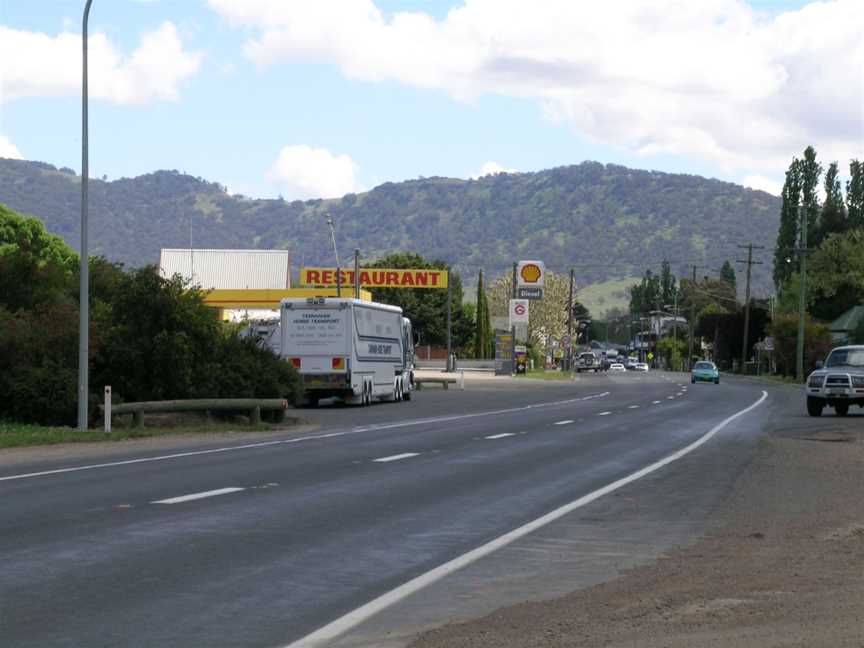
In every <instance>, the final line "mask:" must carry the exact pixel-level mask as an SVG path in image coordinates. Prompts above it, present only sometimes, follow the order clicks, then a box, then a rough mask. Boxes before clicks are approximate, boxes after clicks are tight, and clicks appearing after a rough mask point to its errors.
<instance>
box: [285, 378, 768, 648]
mask: <svg viewBox="0 0 864 648" xmlns="http://www.w3.org/2000/svg"><path fill="white" fill-rule="evenodd" d="M766 398H768V392H766V391H763V392H762V397H761V398H759V400H757V401H756V402H755V403H753V404H752V405H750V406H749V407H746V408H744V409H743V410H740V411H739V412H736V413H735V414H733V415H732V416H729V417H727V418H725V419H724V420H722V421H720V423H718V424H717V425H715V426H714V427H713V428H711V429H710V430H709V431H708V432H706V433H705V434H703V435H702V436H701V437H699V438H698V439H696V440H695V441H694V442H693V443H691V444H690V445H688V446H685V447H683V448H681V449H680V450H678V451H676V452H673V453H672V454H671V455H669V456H668V457H664V458H663V459H660V460H659V461H655V462H654V463H652V464H650V465H648V466H645V467H644V468H641V469H640V470H637V471H636V472H634V473H631V474H629V475H627V476H626V477H622V478H621V479H619V480H617V481H614V482H611V483H609V484H607V485H605V486H603V487H602V488H598V489H597V490H595V491H592V492H590V493H588V494H587V495H583V496H582V497H580V498H579V499H576V500H573V501H572V502H570V503H569V504H565V505H564V506H561V507H559V508H557V509H555V510H554V511H550V512H549V513H547V514H546V515H543V516H541V517H539V518H537V519H535V520H532V521H531V522H528V523H527V524H524V525H523V526H521V527H519V528H517V529H513V530H512V531H509V532H508V533H505V534H504V535H502V536H499V537H497V538H495V539H494V540H490V541H489V542H487V543H486V544H484V545H481V546H479V547H477V548H476V549H472V550H471V551H469V552H468V553H465V554H462V555H461V556H458V557H456V558H453V559H452V560H450V561H448V562H446V563H444V564H442V565H438V566H437V567H435V568H434V569H431V570H429V571H427V572H426V573H424V574H420V575H419V576H416V577H414V578H412V579H411V580H410V581H408V582H406V583H403V584H402V585H399V586H398V587H396V588H394V589H392V590H390V591H389V592H386V593H384V594H382V595H381V596H379V597H378V598H376V599H373V600H371V601H369V602H368V603H366V604H364V605H361V606H360V607H358V608H357V609H355V610H353V611H351V612H349V613H348V614H345V615H343V616H341V617H339V618H338V619H336V620H335V621H331V622H330V623H328V624H327V625H325V626H323V627H321V628H319V629H318V630H316V631H315V632H313V633H311V634H308V635H306V636H305V637H303V638H301V639H298V640H297V641H294V642H293V643H291V644H288V646H287V648H323V647H324V646H330V645H332V644H333V640H334V639H336V638H337V637H339V636H341V635H343V634H345V633H346V632H348V631H349V630H351V629H352V628H355V627H356V626H358V625H360V624H361V623H362V622H363V621H365V620H366V619H368V618H370V617H372V616H373V615H375V614H377V613H378V612H380V611H381V610H384V609H386V608H388V607H390V606H392V605H394V604H395V603H398V602H399V601H401V600H403V599H405V598H406V597H408V596H410V595H411V594H413V593H414V592H418V591H420V590H422V589H423V588H424V587H427V586H428V585H431V584H432V583H435V582H436V581H439V580H441V579H442V578H444V577H445V576H447V575H449V574H452V573H453V572H456V571H458V570H460V569H462V568H463V567H466V566H468V565H470V564H472V563H475V562H477V561H478V560H480V559H481V558H483V557H484V556H488V555H489V554H491V553H493V552H494V551H497V550H498V549H500V548H502V547H506V546H507V545H509V544H511V543H512V542H514V541H515V540H518V539H519V538H523V537H525V536H526V535H528V534H529V533H531V532H532V531H536V530H537V529H540V528H542V527H544V526H546V525H547V524H549V523H551V522H554V521H555V520H558V519H560V518H562V517H564V516H565V515H567V514H568V513H571V512H573V511H575V510H577V509H579V508H582V507H583V506H585V505H586V504H590V503H591V502H593V501H595V500H597V499H599V498H601V497H603V496H604V495H608V494H609V493H612V492H614V491H616V490H618V489H619V488H621V487H623V486H626V485H627V484H629V483H631V482H634V481H636V480H638V479H641V478H642V477H645V476H646V475H650V474H651V473H653V472H655V471H657V470H659V469H660V468H663V467H664V466H667V465H669V464H670V463H672V462H673V461H677V460H678V459H680V458H681V457H683V456H685V455H688V454H690V453H691V452H693V451H694V450H696V448H698V447H699V446H701V445H702V444H704V443H707V442H708V441H709V440H710V439H711V438H712V437H714V435H716V434H717V433H718V432H720V431H721V430H722V429H723V428H725V427H726V426H727V425H729V423H731V422H732V421H734V420H735V419H737V418H740V417H741V416H744V415H745V414H747V413H749V412H751V411H753V410H754V409H756V408H757V407H759V405H761V404H762V402H763V401H764V400H765V399H766Z"/></svg>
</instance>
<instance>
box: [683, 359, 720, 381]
mask: <svg viewBox="0 0 864 648" xmlns="http://www.w3.org/2000/svg"><path fill="white" fill-rule="evenodd" d="M690 382H691V383H695V382H713V383H714V384H715V385H719V384H720V372H719V371H717V365H715V364H714V363H713V362H708V361H707V360H700V361H699V362H697V363H696V364H695V365H693V371H691V372H690Z"/></svg>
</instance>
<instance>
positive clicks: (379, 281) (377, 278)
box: [372, 270, 387, 286]
mask: <svg viewBox="0 0 864 648" xmlns="http://www.w3.org/2000/svg"><path fill="white" fill-rule="evenodd" d="M386 281H387V273H386V272H384V271H383V270H379V271H373V272H372V285H373V286H383V285H384V284H385V283H386Z"/></svg>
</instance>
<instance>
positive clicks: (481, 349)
mask: <svg viewBox="0 0 864 648" xmlns="http://www.w3.org/2000/svg"><path fill="white" fill-rule="evenodd" d="M475 308H476V311H475V317H474V357H475V358H477V359H478V360H484V359H486V358H488V357H490V355H491V354H490V353H489V349H490V338H491V336H492V327H491V325H490V324H489V305H488V303H487V301H486V290H485V289H484V287H483V271H482V270H480V274H479V275H478V277H477V305H476V306H475ZM491 342H492V344H493V345H494V343H495V341H494V340H491Z"/></svg>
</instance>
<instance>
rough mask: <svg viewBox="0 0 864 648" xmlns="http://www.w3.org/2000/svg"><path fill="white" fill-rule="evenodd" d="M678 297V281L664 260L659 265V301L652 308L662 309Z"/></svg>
mask: <svg viewBox="0 0 864 648" xmlns="http://www.w3.org/2000/svg"><path fill="white" fill-rule="evenodd" d="M677 299H678V283H677V280H676V279H675V275H673V274H672V268H671V266H670V265H669V262H668V261H666V260H664V261H663V264H662V266H661V267H660V303H659V304H657V305H656V306H655V307H654V310H663V309H665V307H666V306H671V305H672V304H674V303H675V302H676V301H677Z"/></svg>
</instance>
